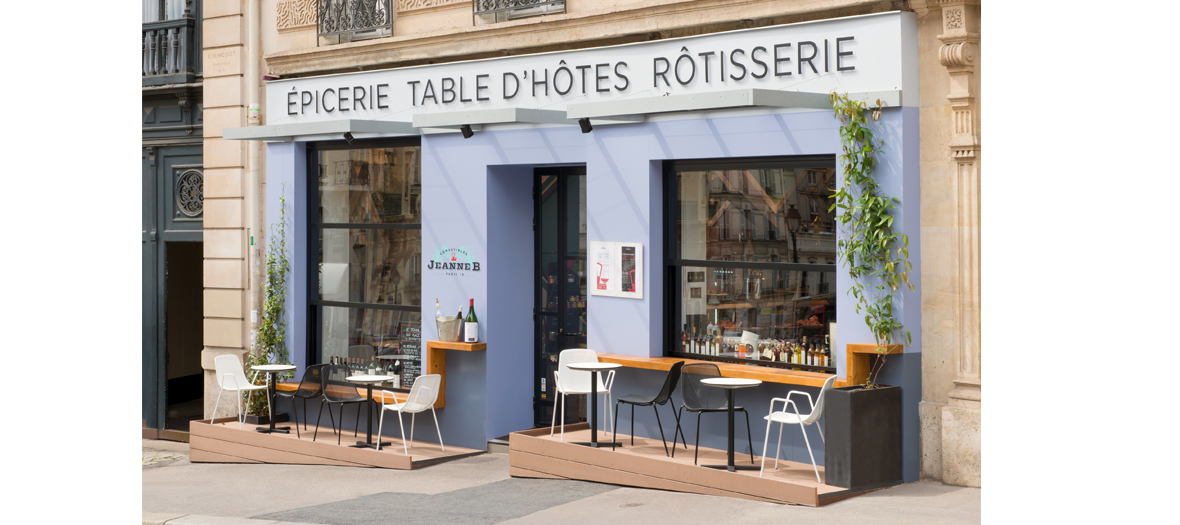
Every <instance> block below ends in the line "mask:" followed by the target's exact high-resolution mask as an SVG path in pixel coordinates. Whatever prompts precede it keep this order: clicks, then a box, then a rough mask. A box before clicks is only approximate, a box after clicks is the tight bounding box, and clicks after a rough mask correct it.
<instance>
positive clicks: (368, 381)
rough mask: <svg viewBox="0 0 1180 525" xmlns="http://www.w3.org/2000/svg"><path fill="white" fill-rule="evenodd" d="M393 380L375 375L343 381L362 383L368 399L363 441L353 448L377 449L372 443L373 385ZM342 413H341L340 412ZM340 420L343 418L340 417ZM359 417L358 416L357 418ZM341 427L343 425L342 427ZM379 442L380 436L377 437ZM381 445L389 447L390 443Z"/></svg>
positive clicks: (384, 442) (390, 377) (353, 377)
mask: <svg viewBox="0 0 1180 525" xmlns="http://www.w3.org/2000/svg"><path fill="white" fill-rule="evenodd" d="M391 379H393V376H387V375H376V376H368V375H366V376H348V377H346V378H344V380H345V381H352V382H353V383H362V384H364V385H365V396H366V397H368V398H369V410H368V411H367V412H368V413H369V417H367V418H366V421H367V422H366V423H365V440H364V441H357V442H356V444H355V445H351V446H352V447H353V448H366V447H367V448H377V444H376V443H373V410H375V409H376V406H377V404H376V403H375V402H374V401H373V385H374V384H375V383H381V382H384V381H389V380H391ZM342 413H343V412H342ZM341 417H342V418H343V417H344V416H341ZM358 417H359V416H358ZM342 426H343V425H342ZM377 439H378V440H380V439H381V436H377ZM381 444H382V445H385V446H389V445H391V444H392V442H389V441H382V442H381Z"/></svg>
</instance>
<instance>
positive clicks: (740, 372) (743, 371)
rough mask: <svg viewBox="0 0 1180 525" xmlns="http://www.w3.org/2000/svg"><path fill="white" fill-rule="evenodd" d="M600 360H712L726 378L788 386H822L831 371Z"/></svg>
mask: <svg viewBox="0 0 1180 525" xmlns="http://www.w3.org/2000/svg"><path fill="white" fill-rule="evenodd" d="M598 360H599V361H601V362H603V363H616V364H620V365H623V366H626V367H629V368H643V369H646V370H663V371H665V372H666V371H668V370H671V369H672V364H673V363H676V362H677V361H684V364H686V365H687V364H692V363H713V364H715V365H717V368H718V369H720V370H721V375H722V376H723V377H740V378H743V379H758V380H760V381H762V382H764V383H781V384H788V385H803V386H813V387H821V386H824V381H826V380H827V379H828V377H829V376H831V374H821V373H819V372H803V371H800V370H786V369H783V368H771V367H768V366H751V365H739V364H735V363H723V362H719V361H705V360H701V359H682V358H679V357H635V356H629V355H618V354H598ZM835 386H846V382H844V381H842V380H840V379H837V380H836V384H835Z"/></svg>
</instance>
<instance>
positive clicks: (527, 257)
mask: <svg viewBox="0 0 1180 525" xmlns="http://www.w3.org/2000/svg"><path fill="white" fill-rule="evenodd" d="M837 126H838V123H837V122H836V120H835V119H834V118H833V117H832V115H831V114H830V113H828V112H824V111H807V112H791V113H779V114H765V115H755V116H735V117H726V118H710V119H698V120H678V121H662V122H646V123H638V124H617V125H600V126H597V127H595V129H594V131H593V132H592V133H589V134H582V133H580V131H579V130H578V128H576V127H555V128H539V129H520V130H503V131H494V132H493V131H484V132H476V134H475V136H474V137H472V138H471V139H463V138H462V137H461V136H460V135H458V134H447V135H427V136H424V137H423V139H422V200H423V226H422V250H423V268H424V270H423V277H422V285H423V286H422V290H423V293H422V303H423V308H422V314H423V319H424V323H423V325H424V326H423V330H424V334H425V336H426V337H427V338H432V337H434V336H435V335H436V334H435V330H434V327H433V325H432V324H431V323H430V322H429V320H430V319H432V318H433V314H434V306H433V304H432V303H433V299H434V298H435V297H437V298H439V299H440V301H441V302H442V304H443V310H444V311H445V312H446V313H450V312H452V311H455V310H457V309H458V308H459V307H460V306H464V305H466V304H467V300H468V299H469V298H474V299H475V301H476V308H477V311H478V312H479V313H480V315H481V319H484V320H485V322H483V323H481V327H480V328H481V333H480V339H481V340H482V341H484V342H486V343H487V344H488V349H487V351H486V352H460V351H449V352H448V357H447V359H448V361H447V391H446V396H447V406H446V408H443V409H440V410H439V411H438V416H439V421H440V424H441V425H442V427H443V437H444V439H445V441H446V442H447V443H452V444H455V445H460V446H464V447H470V448H484V447H485V446H486V441H487V440H488V439H490V438H494V437H498V436H501V435H504V434H506V433H508V432H511V431H515V430H521V429H525V428H530V427H531V426H532V418H533V416H532V414H533V412H532V411H533V408H532V392H533V387H534V385H533V381H535V380H536V378H534V377H533V366H534V363H533V359H534V357H533V352H534V350H533V348H534V347H533V330H534V328H533V321H532V301H533V281H534V279H535V277H534V276H533V244H532V227H531V220H532V209H533V208H532V194H531V190H532V170H533V168H534V167H537V166H552V165H569V164H585V166H586V171H587V203H586V204H587V230H588V231H587V236H588V239H589V240H591V241H635V242H641V243H643V245H644V272H645V275H646V279H645V280H644V298H643V299H642V300H634V299H621V298H612V297H600V296H590V298H589V299H590V301H589V332H588V337H587V340H588V346H589V347H590V348H592V349H594V350H597V351H599V352H606V353H615V354H624V355H634V356H645V357H646V356H657V355H661V354H662V351H663V350H662V332H661V330H662V326H663V324H664V319H663V300H664V299H663V295H664V291H663V289H662V284H663V282H664V280H663V278H662V273H663V272H662V265H663V260H664V254H663V237H662V235H663V233H662V232H663V228H664V225H663V222H662V217H663V214H662V210H663V203H662V198H663V174H662V167H661V165H662V161H663V160H667V159H701V158H729V157H753V156H778V155H813V154H831V155H837V154H838V153H839V135H838V131H837ZM879 126H880V128H881V129H882V137H883V138H884V139H885V140H886V148H885V150H884V154H883V156H882V158H881V161H882V164H881V168H880V171H879V173H878V176H879V179H880V181H881V184H882V186H883V187H884V189H885V191H886V192H887V193H889V194H891V195H898V196H900V197H901V198H902V204H901V205H900V209H899V211H898V214H899V218H900V221H899V222H895V224H900V225H901V228H902V231H903V232H904V233H906V234H908V235H909V236H910V251H911V254H912V257H913V262H914V265H915V268H914V272H913V275H914V276H915V277H914V278H915V279H916V277H917V275H920V272H919V268H918V264H919V263H920V261H918V260H917V257H918V254H920V253H921V252H920V247H919V246H918V244H917V243H918V240H919V235H918V223H919V221H918V214H917V210H918V190H919V187H918V138H917V137H918V135H917V130H918V127H917V126H918V119H917V110H916V109H914V108H898V109H889V110H886V111H885V113H884V116H883V117H882V119H881V121H880V123H879ZM301 150H302V148H300V147H299V146H298V145H272V146H269V147H268V154H269V155H271V156H270V157H268V162H269V163H271V164H270V165H271V166H272V169H268V177H270V178H269V179H268V181H269V182H270V184H269V185H268V187H269V188H274V187H276V185H275V184H274V182H275V181H277V180H280V178H281V177H282V174H281V173H276V174H275V175H274V176H271V173H272V170H276V169H279V166H277V165H275V164H274V162H275V161H274V160H273V159H275V156H280V157H281V156H284V155H285V156H287V157H289V158H291V159H292V160H291V162H292V165H293V166H297V165H301V164H302V162H303V161H302V160H301V159H302V158H303V157H302V156H301V155H302V153H301ZM285 169H288V170H292V169H293V168H285ZM294 178H295V179H297V180H302V179H303V177H302V176H301V175H300V176H298V177H294ZM296 190H297V191H298V186H296ZM269 209H272V208H271V207H270V206H268V210H269ZM295 224H305V221H302V219H299V220H296V221H295ZM303 238H305V237H298V239H303ZM296 245H298V243H296ZM441 246H447V247H464V248H466V249H467V250H468V251H469V252H470V253H471V254H472V255H473V257H474V259H475V260H476V261H481V262H485V264H484V268H483V269H482V271H480V272H468V273H467V274H466V275H463V276H448V275H445V274H444V273H443V272H438V271H432V270H426V269H425V267H426V266H427V264H428V263H429V260H430V257H431V254H432V253H434V251H435V250H437V249H438V248H439V247H441ZM301 260H302V259H298V260H296V259H293V261H301ZM295 266H296V267H298V266H299V264H298V263H296V265H295ZM837 275H838V277H837V289H838V290H839V291H840V296H839V298H840V299H839V302H838V307H837V316H838V319H840V320H841V321H842V322H841V323H840V328H839V332H838V336H839V342H840V343H841V346H839V347H837V348H836V349H835V352H834V353H835V357H836V362H837V366H838V369H839V373H840V374H841V375H843V373H844V370H843V363H844V359H843V355H844V348H843V346H842V345H843V344H846V343H848V342H871V341H872V338H871V336H870V335H869V333H868V330H867V329H865V328H864V327H863V325H862V323H859V322H857V320H858V319H860V318H861V317H863V316H858V315H856V313H855V311H854V309H853V308H854V307H853V303H852V301H851V299H849V298H847V296H846V295H844V292H846V290H847V288H848V284H849V283H848V282H847V277H846V276H845V275H846V274H844V272H838V273H837ZM295 282H299V283H301V282H303V281H295ZM915 284H916V285H918V284H920V283H917V282H916V280H915ZM301 288H302V287H301V286H299V285H296V286H293V289H301ZM301 300H302V301H304V302H302V303H297V304H306V303H305V301H306V297H304V298H303V299H301ZM907 305H912V307H911V308H906V306H907ZM918 305H920V296H919V292H906V293H903V294H902V295H901V297H900V299H899V300H898V308H899V311H900V312H901V315H902V318H903V319H904V320H905V323H906V325H907V326H908V327H910V328H911V330H912V332H913V334H914V336H915V337H914V344H913V345H912V346H911V347H910V348H907V354H906V355H904V356H894V357H891V358H890V360H889V361H888V364H887V366H886V369H885V371H884V372H883V376H882V378H883V380H885V381H886V382H889V383H894V384H900V385H902V387H903V404H904V406H903V419H904V421H903V423H904V431H903V432H904V435H903V442H904V450H903V461H904V468H905V472H904V478H905V480H906V481H913V480H916V479H917V475H918V474H917V472H918V470H917V466H918V450H917V446H918V435H917V432H918V424H917V407H918V400H919V399H920V397H921V381H920V371H921V355H920V353H919V352H920V351H921V341H920V338H919V334H920V332H921V330H920V327H921V319H920V309H919V307H918ZM297 326H301V325H297ZM291 332H292V333H293V334H302V333H304V332H303V330H301V329H299V330H292V331H291ZM294 354H296V355H298V354H299V352H295V353H294ZM662 380H663V374H662V373H659V372H652V371H646V370H639V369H631V368H624V369H621V370H620V371H619V372H618V374H617V378H616V382H615V386H614V388H613V390H614V393H615V394H616V395H626V394H629V393H645V394H654V393H655V392H656V391H657V390H658V389H659V386H660V384H661V382H662ZM793 388H794V389H799V390H805V391H809V392H811V393H812V395H813V396H815V395H817V394H818V389H815V388H805V387H793ZM791 389H792V387H791V386H790V385H778V384H774V385H772V384H764V385H762V386H760V387H757V388H752V389H743V390H741V391H739V392H738V403H739V404H740V405H744V406H746V407H747V409H748V410H749V411H750V415H751V416H752V417H751V419H750V425H751V428H752V433H753V441H754V449H755V451H756V453H761V450H762V445H761V441H762V439H763V437H764V436H765V431H766V426H765V424H764V421H763V420H762V417H763V416H764V415H765V414H766V410H767V408H768V406H769V403H770V399H771V398H772V397H778V396H783V395H785V394H786V393H787V391H788V390H791ZM679 399H680V398H679V392H677V393H676V394H675V396H674V401H675V404H676V405H677V406H678V405H679V403H680V400H679ZM312 410H313V411H314V409H312ZM625 412H626V413H627V414H628V415H627V416H626V417H624V418H623V420H622V421H621V422H620V423H621V424H620V427H621V428H620V430H623V429H625V428H629V427H628V425H629V421H630V416H629V410H625ZM665 416H666V417H665ZM599 417H601V414H600V415H599ZM635 417H636V434H637V435H640V436H647V437H659V432H658V430H657V428H656V426H655V417H654V415H652V411H651V409H650V408H648V409H639V410H637V411H636V414H635ZM661 417H662V418H663V422H664V430H665V433H666V435H667V437H668V439H669V440H671V433H672V429H673V428H674V426H675V423H674V420H673V419H672V417H671V412H670V411H669V409H668V408H667V407H665V408H664V412H663V413H662V414H661ZM602 423H603V424H604V425H605V421H602ZM684 423H685V431H686V434H687V435H688V437H689V441H690V443H692V442H694V441H695V432H696V419H695V417H690V418H688V419H686V420H685V422H684ZM351 424H352V420H351V419H346V425H351ZM737 424H738V430H737V434H736V435H737V440H738V443H737V450H738V451H739V452H742V453H746V452H748V446H747V445H746V439H745V436H746V430H745V425H744V418H742V417H741V416H739V417H738V420H737ZM701 427H702V428H701V437H700V440H701V444H703V445H705V446H708V447H713V448H724V446H725V425H724V416H723V415H716V414H711V415H705V416H703V419H702V425H701ZM396 433H397V430H396V428H393V429H392V430H391V429H389V428H387V429H386V434H389V435H396ZM415 437H416V438H417V439H424V440H427V441H433V440H434V439H436V438H434V436H433V433H432V432H429V431H424V432H420V433H418V435H417V436H415ZM808 437H809V439H810V440H811V445H812V450H813V451H814V453H815V457H816V461H817V462H819V463H820V464H821V465H822V463H823V443H822V442H821V441H820V439H819V434H818V430H817V429H815V428H811V429H808ZM771 439H772V440H773V439H775V436H774V435H773V432H772V436H771ZM783 457H784V458H785V459H789V460H793V461H799V462H810V460H809V458H808V453H807V450H806V447H805V446H804V442H803V437H802V434H800V433H799V430H798V428H795V429H790V428H788V429H786V430H785V433H784V435H783Z"/></svg>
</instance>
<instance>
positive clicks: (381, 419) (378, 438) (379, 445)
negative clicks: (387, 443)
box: [377, 408, 385, 452]
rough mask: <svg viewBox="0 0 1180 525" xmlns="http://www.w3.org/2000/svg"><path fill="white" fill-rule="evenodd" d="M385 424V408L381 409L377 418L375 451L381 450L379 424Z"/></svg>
mask: <svg viewBox="0 0 1180 525" xmlns="http://www.w3.org/2000/svg"><path fill="white" fill-rule="evenodd" d="M384 424H385V409H384V408H382V409H381V417H380V418H378V419H377V452H381V426H382V425H384Z"/></svg>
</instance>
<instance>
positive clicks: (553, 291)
mask: <svg viewBox="0 0 1180 525" xmlns="http://www.w3.org/2000/svg"><path fill="white" fill-rule="evenodd" d="M533 188H534V190H533V192H534V195H536V199H535V200H536V208H535V210H534V215H533V216H534V217H536V220H537V227H536V232H535V233H534V236H535V242H536V245H535V250H534V251H535V253H536V276H537V277H536V278H537V285H536V286H535V287H534V289H535V290H536V298H535V309H534V311H535V312H536V313H537V315H536V316H535V318H536V334H537V336H536V367H535V368H536V374H537V377H536V381H535V385H536V386H535V387H534V389H535V392H534V396H535V399H537V403H536V404H535V406H536V408H535V409H534V416H535V422H534V423H535V424H536V425H537V426H539V427H544V426H549V424H550V422H551V421H552V420H553V419H552V418H553V411H554V410H555V409H556V408H557V405H556V404H555V400H556V393H555V391H554V385H553V372H554V371H556V370H557V358H558V355H559V354H561V351H562V350H565V349H567V348H586V293H587V289H586V168H585V167H581V166H579V167H568V168H538V169H537V170H536V171H535V172H534V180H533ZM565 403H566V409H565V419H566V422H575V421H579V420H582V419H584V418H585V412H586V410H585V407H584V406H583V405H584V403H585V396H570V397H569V399H568V400H567V401H565ZM559 413H560V412H559ZM559 417H560V416H559Z"/></svg>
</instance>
